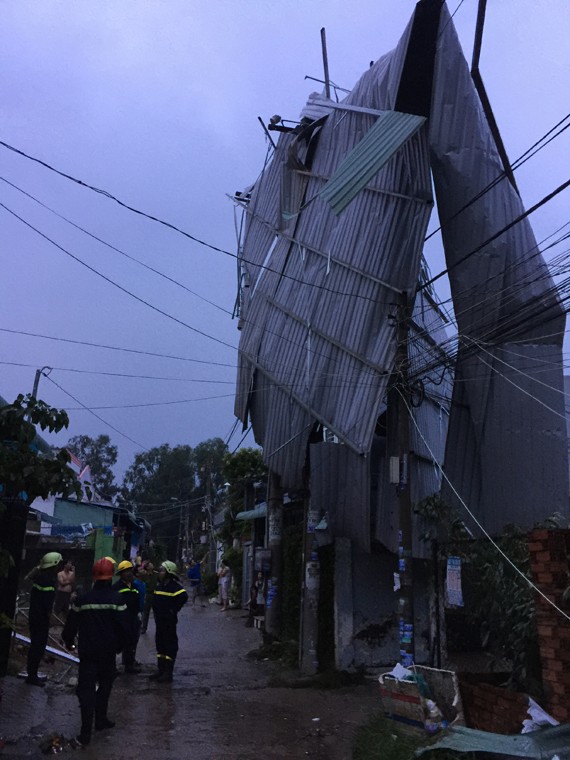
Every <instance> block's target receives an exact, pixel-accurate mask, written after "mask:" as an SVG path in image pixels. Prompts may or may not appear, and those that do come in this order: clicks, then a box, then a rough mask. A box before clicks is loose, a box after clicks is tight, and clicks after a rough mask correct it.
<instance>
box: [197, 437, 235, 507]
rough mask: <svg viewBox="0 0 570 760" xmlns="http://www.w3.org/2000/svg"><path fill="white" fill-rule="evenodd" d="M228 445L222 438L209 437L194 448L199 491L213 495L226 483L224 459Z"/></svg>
mask: <svg viewBox="0 0 570 760" xmlns="http://www.w3.org/2000/svg"><path fill="white" fill-rule="evenodd" d="M227 455H228V447H227V446H226V444H225V443H224V441H223V440H222V439H221V438H209V439H208V440H207V441H202V442H201V443H199V444H198V445H197V446H196V447H195V448H194V459H195V462H196V477H197V481H198V486H197V491H198V493H203V494H206V493H208V494H209V495H212V494H214V493H216V492H217V491H218V489H219V488H221V487H222V486H223V484H224V474H223V469H224V461H225V458H226V456H227Z"/></svg>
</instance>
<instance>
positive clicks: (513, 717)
mask: <svg viewBox="0 0 570 760" xmlns="http://www.w3.org/2000/svg"><path fill="white" fill-rule="evenodd" d="M459 685H460V689H461V700H462V702H463V712H464V715H465V723H466V725H467V726H469V727H470V728H478V729H479V730H481V731H490V732H491V733H494V734H520V732H521V729H522V722H523V720H524V719H525V718H528V715H527V711H528V697H527V696H526V694H521V693H519V692H516V691H510V690H509V689H505V688H503V687H500V686H493V685H492V684H490V683H480V682H479V683H469V682H467V681H466V680H465V678H463V677H460V681H459Z"/></svg>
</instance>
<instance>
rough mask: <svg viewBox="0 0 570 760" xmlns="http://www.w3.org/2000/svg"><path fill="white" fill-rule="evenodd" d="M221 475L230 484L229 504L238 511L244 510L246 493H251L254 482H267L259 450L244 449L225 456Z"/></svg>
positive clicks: (265, 468) (265, 467) (265, 470)
mask: <svg viewBox="0 0 570 760" xmlns="http://www.w3.org/2000/svg"><path fill="white" fill-rule="evenodd" d="M223 474H224V478H225V480H226V481H227V482H228V483H229V484H230V493H229V498H230V504H231V506H232V508H233V509H236V510H237V511H239V510H240V509H243V508H244V500H245V498H246V495H247V493H248V491H251V492H253V491H252V489H253V484H254V483H255V482H256V481H266V480H267V466H266V465H265V463H264V461H263V454H262V451H261V449H253V448H244V449H239V451H236V453H235V454H227V455H226V457H225V459H224V466H223Z"/></svg>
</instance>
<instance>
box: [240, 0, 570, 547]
mask: <svg viewBox="0 0 570 760" xmlns="http://www.w3.org/2000/svg"><path fill="white" fill-rule="evenodd" d="M506 176H507V175H506V173H505V171H504V167H503V165H502V163H501V159H500V156H499V152H498V150H497V147H496V143H495V140H494V138H493V135H492V133H491V130H490V128H489V125H488V122H487V119H486V117H485V114H484V111H483V109H482V106H481V103H480V100H479V96H478V95H477V91H476V89H475V87H474V84H473V81H472V78H471V75H470V73H469V69H468V66H467V63H466V61H465V58H464V56H463V53H462V51H461V48H460V45H459V41H458V38H457V35H456V32H455V29H454V25H453V22H452V20H451V18H450V14H449V12H448V10H447V7H446V5H445V4H444V3H442V2H441V1H440V0H421V2H419V3H418V5H417V6H416V11H415V13H414V16H413V17H412V20H411V21H410V23H409V25H408V27H407V29H406V30H405V32H404V34H403V36H402V38H401V40H400V42H399V43H398V45H397V47H396V49H395V50H393V51H392V52H390V53H388V54H387V55H384V56H383V57H381V58H380V59H379V60H378V61H376V62H375V63H374V64H373V65H371V67H370V68H369V69H368V70H367V71H366V72H365V73H364V74H363V76H362V77H361V79H360V80H359V82H358V83H357V84H356V85H355V87H354V88H353V89H352V91H351V92H350V94H349V95H348V96H347V97H346V98H345V99H344V100H342V102H335V101H334V100H332V99H331V98H327V97H325V96H323V95H319V94H313V95H311V97H310V98H309V101H308V103H307V105H306V107H305V109H304V110H303V112H302V114H301V121H300V124H299V126H298V127H296V128H295V129H293V130H291V131H284V132H282V133H281V134H280V136H279V140H278V143H277V145H276V147H275V150H274V152H273V155H272V157H271V159H270V160H269V161H268V162H267V163H266V165H265V167H264V169H263V171H262V173H261V175H260V177H259V178H258V180H257V181H256V182H255V184H254V185H253V186H252V188H251V189H250V192H248V193H247V194H242V195H241V196H240V197H239V198H236V200H237V201H238V202H239V203H240V205H241V206H242V207H243V210H244V214H245V225H244V234H243V240H242V241H241V243H240V252H239V253H240V267H241V283H240V285H241V289H240V299H239V305H240V329H241V337H240V345H239V367H238V378H237V391H236V402H235V412H236V415H237V416H238V417H239V418H240V419H241V420H242V422H243V423H244V426H245V425H246V424H247V423H248V421H249V420H251V424H252V428H253V431H254V435H255V439H256V441H257V442H258V443H259V444H260V445H261V446H262V447H263V451H264V458H265V461H266V463H267V465H268V466H269V467H270V468H271V469H272V470H273V471H274V472H276V473H277V474H279V475H280V476H281V481H282V484H283V486H284V487H285V488H288V489H296V488H303V487H304V486H305V484H306V480H305V475H306V467H307V465H309V468H310V482H311V498H312V499H313V498H317V500H318V501H319V502H321V503H322V504H324V505H325V504H326V505H327V509H328V510H329V513H330V514H331V518H332V523H333V530H334V532H335V535H342V536H346V537H349V538H352V539H353V540H355V541H356V542H357V543H358V544H359V545H360V546H361V547H364V548H366V547H367V546H369V543H370V539H371V538H376V539H378V540H379V541H381V542H382V543H383V544H384V545H385V546H387V547H388V548H390V549H391V550H395V549H396V548H397V545H398V527H399V526H398V516H397V507H396V502H397V497H396V493H395V488H394V487H393V486H390V484H389V477H388V469H389V456H388V454H389V452H387V450H386V439H385V413H386V411H387V405H388V390H389V386H390V379H391V378H392V377H393V376H394V375H395V374H397V373H398V372H399V370H400V367H399V366H398V362H399V359H398V346H399V345H400V344H401V340H400V339H399V337H398V327H399V325H400V324H401V322H402V319H403V318H402V316H401V311H400V306H401V303H402V299H404V302H405V303H407V304H409V305H410V306H413V310H412V312H411V318H409V316H408V317H406V318H405V323H406V329H407V330H408V331H409V332H408V333H407V339H406V343H407V350H408V362H409V367H408V376H409V379H410V385H409V395H408V398H409V400H410V436H411V442H410V449H411V452H413V456H411V458H410V473H411V484H412V500H413V501H414V502H417V501H419V500H420V499H422V498H424V497H425V496H428V495H430V494H433V493H435V492H439V491H440V488H442V486H443V488H442V491H443V495H444V498H445V499H446V500H447V501H448V502H450V503H452V504H455V505H456V506H458V507H459V508H460V511H462V515H463V516H465V517H466V521H467V522H468V524H469V523H471V524H470V527H471V528H473V529H474V530H477V527H476V523H473V521H472V520H471V518H469V517H467V516H466V513H465V511H464V507H465V506H467V507H468V509H469V511H470V512H471V514H472V515H474V516H475V517H476V520H477V521H479V522H480V523H481V524H482V525H483V526H484V527H485V529H486V530H487V531H489V532H490V533H498V532H500V531H501V530H502V528H503V527H504V525H505V524H506V523H517V524H520V525H522V526H526V527H529V526H530V525H532V524H533V523H534V522H535V521H537V520H540V519H541V518H544V517H545V516H547V515H549V514H552V513H553V512H555V511H566V510H567V500H568V482H567V479H568V465H567V442H566V431H565V422H564V403H563V400H564V396H563V375H562V355H561V344H562V337H563V332H564V312H563V310H562V308H561V305H560V303H559V300H558V297H557V294H556V289H555V287H554V284H553V282H552V279H551V277H550V275H549V273H548V270H547V267H546V264H545V262H544V260H543V258H542V255H541V254H540V251H539V250H538V247H537V244H536V241H535V239H534V236H533V233H532V230H531V228H530V225H529V223H528V220H527V219H526V218H522V217H524V213H523V212H524V209H523V206H522V202H521V199H520V197H519V195H518V193H517V191H516V189H515V188H514V187H513V185H512V184H511V183H510V182H509V181H508V179H507V178H506ZM432 183H433V185H432ZM432 186H433V187H434V188H435V192H436V196H437V207H438V212H439V217H440V223H441V226H442V237H443V244H444V248H445V255H446V262H447V267H448V270H449V278H450V284H451V291H452V297H453V302H454V309H455V314H456V319H457V329H458V341H457V350H456V351H454V354H453V358H452V357H451V356H450V355H449V354H448V353H447V352H446V351H445V350H444V346H445V345H446V335H445V331H444V321H445V317H444V315H443V313H442V312H441V310H440V309H439V307H438V306H437V304H436V301H435V299H434V296H433V292H432V290H431V286H430V280H429V276H428V275H427V274H425V272H424V273H423V274H422V271H421V270H422V266H421V262H422V247H423V243H424V238H425V233H426V229H427V225H428V221H429V217H430V213H431V210H432V206H433V198H432ZM515 220H518V221H517V223H513V222H514V221H515ZM447 345H448V344H447ZM539 372H540V375H539V377H538V376H537V375H538V373H539ZM453 378H455V381H454V382H453ZM539 381H540V382H539ZM452 388H453V391H452ZM451 393H453V399H452V402H451V403H450V399H451ZM414 394H416V403H413V399H414ZM448 423H449V433H448ZM317 428H318V429H321V430H324V431H325V432H326V433H327V434H328V436H329V438H330V439H331V440H334V441H335V442H337V443H338V444H341V445H334V446H330V445H329V446H312V447H311V453H310V457H308V444H309V442H310V441H311V440H313V437H312V436H313V435H314V431H315V429H317ZM446 437H447V453H446V455H445V460H444V447H445V441H446ZM371 455H372V456H371ZM442 467H443V472H444V473H445V479H444V482H443V484H442V482H441V481H442ZM371 493H372V494H373V497H372V498H371ZM416 519H417V518H416ZM420 553H421V549H420V547H418V545H417V541H416V545H415V547H414V554H415V555H416V556H418V555H419V554H420Z"/></svg>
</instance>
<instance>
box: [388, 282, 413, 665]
mask: <svg viewBox="0 0 570 760" xmlns="http://www.w3.org/2000/svg"><path fill="white" fill-rule="evenodd" d="M410 316H411V314H410V308H409V306H408V299H407V295H406V293H402V294H401V296H400V300H399V303H398V311H397V318H396V330H397V349H396V369H395V373H394V377H393V378H392V386H391V389H390V391H389V402H388V425H389V427H390V428H391V432H390V454H391V459H392V461H394V460H396V459H397V462H398V478H397V479H398V483H397V485H396V488H397V494H398V502H399V534H398V570H397V576H396V577H397V578H398V579H399V588H397V589H396V594H397V600H398V602H397V608H398V622H399V631H398V635H399V641H400V662H401V664H402V665H404V666H410V665H411V664H412V663H413V662H414V654H415V649H414V588H413V573H412V499H411V487H410V486H411V483H410V480H411V467H410V412H409V403H410V401H409V399H410V394H409V391H408V387H409V386H408V367H409V360H408V335H409V319H410Z"/></svg>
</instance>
